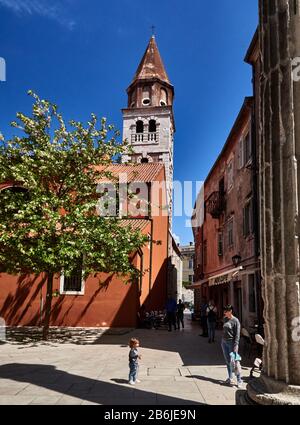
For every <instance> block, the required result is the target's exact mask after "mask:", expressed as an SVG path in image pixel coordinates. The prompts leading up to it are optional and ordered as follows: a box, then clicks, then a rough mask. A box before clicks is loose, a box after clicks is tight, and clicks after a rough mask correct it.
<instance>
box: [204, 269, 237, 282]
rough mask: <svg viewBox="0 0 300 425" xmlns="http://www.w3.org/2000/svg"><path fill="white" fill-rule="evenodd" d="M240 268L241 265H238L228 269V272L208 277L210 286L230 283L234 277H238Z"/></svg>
mask: <svg viewBox="0 0 300 425" xmlns="http://www.w3.org/2000/svg"><path fill="white" fill-rule="evenodd" d="M240 270H241V269H240V267H237V268H235V269H231V270H228V271H227V272H224V273H221V274H218V275H215V276H211V277H210V278H209V279H208V286H217V285H223V284H224V283H229V282H230V281H231V280H232V279H233V278H235V277H237V275H238V273H239V272H240Z"/></svg>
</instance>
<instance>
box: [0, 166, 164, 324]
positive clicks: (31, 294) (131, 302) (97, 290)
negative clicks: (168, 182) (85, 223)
mask: <svg viewBox="0 0 300 425" xmlns="http://www.w3.org/2000/svg"><path fill="white" fill-rule="evenodd" d="M164 178H165V174H164V169H163V168H162V170H161V172H160V173H159V175H158V176H157V180H159V181H163V180H164ZM160 203H161V205H165V203H166V199H165V196H164V195H161V197H160ZM161 211H163V208H161ZM143 232H144V233H145V234H151V224H150V221H149V224H148V225H147V226H146V227H145V228H144V229H143ZM153 239H154V240H155V241H160V244H158V245H157V244H153V253H152V269H151V271H152V273H151V282H150V281H149V274H150V248H149V244H147V245H145V246H144V247H143V249H142V251H143V259H144V270H148V271H146V273H145V274H144V276H143V279H142V287H141V288H139V284H138V283H131V284H125V283H124V282H123V281H122V280H121V279H120V278H119V277H117V276H116V275H114V276H111V275H105V274H102V275H99V277H100V278H101V282H104V283H103V284H102V285H100V284H99V279H98V278H97V277H96V278H95V277H89V278H88V279H87V281H86V282H85V291H84V295H76V296H74V295H59V296H58V297H55V298H53V304H52V315H51V325H52V326H79V327H98V326H99V327H135V326H136V325H137V317H138V311H139V309H140V307H141V305H143V304H145V308H146V309H149V310H150V309H154V310H158V309H162V308H163V307H164V305H165V301H166V288H167V257H168V246H167V244H168V217H164V216H163V215H162V214H160V216H158V217H153ZM134 262H135V265H136V266H137V267H139V266H140V260H139V257H138V256H135V259H134ZM59 286H60V282H59V278H58V277H57V278H56V279H55V282H54V287H53V291H54V292H55V290H58V291H59ZM45 298H46V280H45V276H42V275H40V276H38V277H34V276H11V275H7V274H4V273H2V274H0V317H3V318H4V319H5V320H6V324H7V325H8V326H17V325H22V326H39V325H42V323H43V316H42V313H41V308H42V305H44V304H45Z"/></svg>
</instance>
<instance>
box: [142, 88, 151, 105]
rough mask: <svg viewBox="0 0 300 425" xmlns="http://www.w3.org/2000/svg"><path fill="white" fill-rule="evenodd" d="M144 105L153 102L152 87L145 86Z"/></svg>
mask: <svg viewBox="0 0 300 425" xmlns="http://www.w3.org/2000/svg"><path fill="white" fill-rule="evenodd" d="M142 103H143V105H145V106H147V105H150V103H151V95H150V87H147V86H146V87H143V100H142Z"/></svg>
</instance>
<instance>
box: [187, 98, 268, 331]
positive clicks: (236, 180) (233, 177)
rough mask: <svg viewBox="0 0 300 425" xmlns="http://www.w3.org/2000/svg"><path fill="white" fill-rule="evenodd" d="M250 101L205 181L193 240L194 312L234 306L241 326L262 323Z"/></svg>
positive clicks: (246, 101)
mask: <svg viewBox="0 0 300 425" xmlns="http://www.w3.org/2000/svg"><path fill="white" fill-rule="evenodd" d="M252 117H253V99H252V98H246V99H245V101H244V104H243V106H242V108H241V111H240V113H239V115H238V117H237V119H236V122H235V124H234V126H233V128H232V130H231V133H230V135H229V137H228V139H227V141H226V143H225V145H224V147H223V149H222V152H221V153H220V155H219V157H218V159H217V160H216V162H215V164H214V166H213V167H212V169H211V171H210V173H209V175H208V177H207V178H206V180H205V182H204V208H205V213H204V222H203V225H202V226H199V227H196V228H193V232H194V237H195V264H194V268H195V282H194V284H193V285H192V287H193V288H194V289H195V291H196V294H195V309H196V310H197V308H198V309H199V306H200V302H201V299H203V298H204V297H205V298H206V299H209V298H212V299H214V301H215V302H216V305H217V307H218V311H219V319H221V318H222V313H223V312H222V309H223V306H224V305H226V304H232V305H233V307H234V310H235V314H236V316H237V317H238V318H239V319H240V321H241V323H242V325H243V326H244V327H246V328H249V329H250V328H251V327H253V326H254V325H255V324H257V322H258V320H259V318H260V312H261V302H260V265H259V258H258V256H257V249H256V239H257V237H258V236H257V228H256V225H255V219H254V203H255V200H254V184H253V173H252V169H253V164H254V159H253V152H252V143H253V140H252Z"/></svg>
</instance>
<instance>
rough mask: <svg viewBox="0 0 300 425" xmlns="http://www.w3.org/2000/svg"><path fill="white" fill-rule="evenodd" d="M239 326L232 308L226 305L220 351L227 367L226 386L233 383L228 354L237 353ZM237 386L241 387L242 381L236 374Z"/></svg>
mask: <svg viewBox="0 0 300 425" xmlns="http://www.w3.org/2000/svg"><path fill="white" fill-rule="evenodd" d="M240 332H241V324H240V322H239V319H238V318H237V317H234V315H233V308H232V306H231V305H227V306H226V307H225V308H224V325H223V338H222V350H223V354H224V358H225V362H226V366H227V371H228V379H227V380H226V384H229V385H232V384H234V381H233V367H232V362H231V357H230V353H238V350H239V342H240ZM236 377H237V386H238V388H241V387H242V384H243V381H242V378H241V375H240V374H239V373H238V374H237V375H236Z"/></svg>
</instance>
